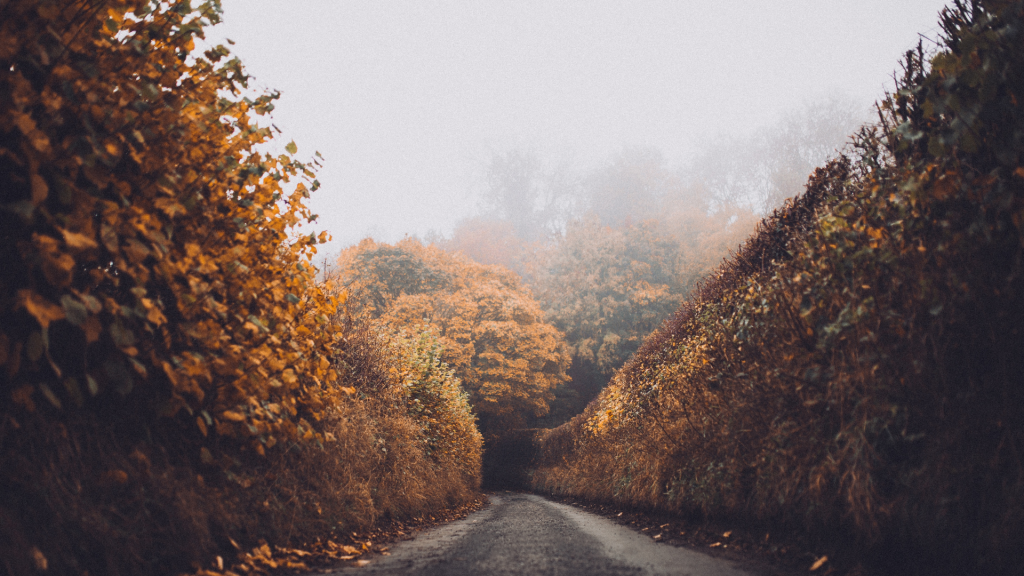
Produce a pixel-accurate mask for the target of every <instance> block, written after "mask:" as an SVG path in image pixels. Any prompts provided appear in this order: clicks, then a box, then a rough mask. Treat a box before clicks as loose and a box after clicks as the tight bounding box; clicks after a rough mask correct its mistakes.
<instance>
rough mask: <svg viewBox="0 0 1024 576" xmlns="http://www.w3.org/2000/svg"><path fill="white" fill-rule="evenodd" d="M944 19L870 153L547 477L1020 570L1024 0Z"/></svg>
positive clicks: (573, 432) (862, 148) (570, 435)
mask: <svg viewBox="0 0 1024 576" xmlns="http://www.w3.org/2000/svg"><path fill="white" fill-rule="evenodd" d="M941 20H942V22H941V24H942V30H943V36H942V39H941V45H940V47H939V49H937V50H936V51H935V53H933V54H929V53H926V52H925V51H924V50H922V49H918V50H917V51H913V52H911V53H908V54H907V57H906V59H905V62H904V72H905V73H904V75H903V77H902V79H901V80H900V82H899V86H898V91H897V92H896V93H895V94H893V95H892V96H891V97H888V98H887V99H886V100H885V101H884V102H883V104H882V105H881V106H880V122H879V124H878V125H877V126H875V127H868V128H865V129H864V130H863V131H862V132H861V133H860V134H858V136H857V137H856V138H855V146H856V148H855V149H856V154H854V155H853V157H852V158H839V159H838V160H835V161H833V162H831V163H829V164H828V165H827V166H825V167H823V168H821V169H819V170H818V171H816V173H815V174H814V175H813V176H812V177H811V179H810V182H809V184H808V187H807V192H806V193H805V194H804V195H803V196H801V197H799V198H797V199H796V200H795V201H794V202H791V203H789V204H787V205H786V206H785V207H784V208H782V209H780V210H779V211H777V212H776V213H775V214H774V215H772V216H771V217H769V218H767V219H765V221H764V222H762V224H761V225H760V228H759V230H758V232H757V233H756V234H755V235H754V237H752V238H751V239H750V240H748V241H747V242H746V243H745V244H744V246H743V247H742V248H741V250H740V252H739V253H738V254H737V255H736V256H735V258H733V259H732V260H731V261H730V262H727V263H726V264H725V265H723V267H722V268H721V269H719V271H718V272H717V273H716V274H715V275H714V276H713V277H711V278H710V279H709V280H708V281H707V282H705V284H704V285H703V286H702V287H701V288H700V289H699V290H698V292H697V294H696V295H695V296H694V297H693V298H691V300H690V301H689V302H687V303H686V304H685V305H684V306H683V307H682V308H681V309H680V311H679V312H678V314H677V316H676V317H675V319H673V320H672V321H671V322H669V323H668V324H666V325H665V326H664V327H663V328H662V329H661V330H660V331H658V332H656V333H655V334H653V335H652V336H651V337H649V338H648V340H647V341H646V342H645V344H644V345H643V347H642V348H641V350H640V351H639V352H638V354H637V355H636V357H635V358H634V359H633V360H632V361H631V362H630V363H629V364H628V365H627V366H626V367H625V368H624V369H623V370H622V371H620V372H619V373H618V374H617V375H616V377H615V379H614V380H613V383H612V385H611V386H610V387H609V388H608V389H607V390H606V391H605V392H604V393H603V394H602V395H601V396H600V397H599V399H598V400H597V401H596V402H595V403H593V404H592V405H591V406H590V407H588V410H587V412H586V413H584V414H583V415H581V416H579V417H577V418H576V419H574V420H573V421H571V422H570V423H569V424H567V425H565V426H563V427H561V428H559V429H555V430H553V431H551V432H549V433H547V435H546V437H545V438H544V439H543V454H542V462H541V464H540V465H539V467H538V470H537V471H536V472H535V474H534V483H535V485H536V486H537V487H538V488H540V489H545V490H551V491H555V492H563V493H572V494H578V495H583V496H588V497H593V498H603V499H612V500H618V501H623V502H630V503H636V504H643V505H650V506H656V507H661V508H666V509H672V510H678V511H688V512H699V513H704V514H711V515H734V516H746V517H750V518H759V519H761V520H771V521H782V522H786V523H789V524H790V525H793V526H797V527H800V528H801V529H803V530H806V531H808V532H809V533H812V534H819V535H821V534H831V535H837V534H838V535H839V536H841V537H842V538H846V539H850V540H852V541H855V542H857V543H859V545H861V546H863V547H865V549H866V550H871V551H872V552H873V553H872V554H871V555H867V556H865V557H866V558H870V557H873V558H875V559H876V560H879V559H880V558H881V557H882V556H884V558H885V559H884V560H879V561H881V562H891V564H889V566H890V567H895V569H897V570H898V571H901V572H904V573H911V572H919V573H958V574H960V573H978V574H982V573H985V574H991V573H1009V572H1016V571H1019V566H1020V565H1021V563H1022V562H1024V539H1022V536H1021V535H1022V534H1024V468H1022V466H1021V461H1022V460H1021V456H1022V450H1024V411H1022V410H1021V408H1022V407H1024V382H1022V380H1024V355H1022V354H1021V350H1024V167H1022V166H1021V159H1022V153H1024V114H1022V112H1021V106H1020V102H1021V101H1022V99H1024V93H1022V87H1024V51H1022V50H1021V46H1022V45H1024V38H1022V35H1024V4H1022V3H1021V2H1000V1H993V2H975V3H972V4H970V5H966V4H961V3H956V4H955V5H954V6H953V7H951V8H949V9H947V10H946V11H944V12H943V14H942V16H941ZM881 552H886V554H885V555H882V554H880V553H881Z"/></svg>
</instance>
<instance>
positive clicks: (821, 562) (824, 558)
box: [810, 556, 828, 572]
mask: <svg viewBox="0 0 1024 576" xmlns="http://www.w3.org/2000/svg"><path fill="white" fill-rule="evenodd" d="M825 562H828V556H822V557H821V558H818V559H817V560H815V561H814V564H811V570H810V571H811V572H814V571H815V570H817V569H818V568H821V567H822V566H824V565H825Z"/></svg>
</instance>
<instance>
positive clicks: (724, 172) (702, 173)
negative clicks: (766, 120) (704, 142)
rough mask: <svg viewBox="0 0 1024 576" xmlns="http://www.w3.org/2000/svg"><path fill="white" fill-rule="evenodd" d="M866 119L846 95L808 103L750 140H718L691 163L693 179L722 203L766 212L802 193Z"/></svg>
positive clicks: (690, 172) (865, 114)
mask: <svg viewBox="0 0 1024 576" xmlns="http://www.w3.org/2000/svg"><path fill="white" fill-rule="evenodd" d="M867 118H868V110H867V109H866V107H862V106H860V105H859V103H857V102H855V101H853V100H851V99H848V98H843V97H838V96H837V97H831V98H829V99H826V100H822V101H818V102H813V103H810V104H806V105H804V106H802V107H801V108H799V109H797V110H794V111H793V112H790V113H789V114H786V115H785V116H784V117H783V118H782V119H781V120H780V121H778V122H776V123H775V124H773V125H771V126H769V127H767V128H763V129H761V130H759V131H757V132H756V133H755V134H754V136H753V137H752V138H750V139H738V138H729V139H724V140H722V141H720V142H718V143H717V144H716V145H715V146H713V147H711V148H710V149H708V150H707V151H705V152H704V153H703V154H701V155H700V156H699V157H698V159H697V160H696V161H695V162H693V164H692V166H691V168H690V169H689V170H688V172H689V174H688V177H689V179H690V180H691V181H692V182H693V183H694V184H695V185H700V186H703V187H704V188H706V189H707V191H708V192H709V193H710V195H711V196H712V197H713V198H714V199H715V200H716V201H717V202H719V203H725V204H734V205H747V206H749V207H750V208H752V209H753V210H755V211H757V212H758V213H760V214H766V213H768V212H770V211H771V210H772V209H774V208H775V207H777V206H779V205H781V204H782V202H783V201H785V199H786V198H792V197H793V196H796V195H797V194H799V193H800V192H802V191H803V187H804V184H806V183H807V178H808V176H810V174H811V172H813V171H814V169H815V168H816V167H818V166H822V165H824V163H825V161H826V160H828V159H829V158H831V157H834V156H836V155H837V154H838V152H839V150H841V149H842V148H843V147H844V146H845V145H846V143H847V141H848V139H849V137H850V136H851V135H852V134H853V133H854V132H855V131H856V130H857V128H858V127H859V126H860V125H861V124H863V123H864V122H865V121H866V120H867Z"/></svg>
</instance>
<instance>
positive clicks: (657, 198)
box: [583, 148, 679, 228]
mask: <svg viewBox="0 0 1024 576" xmlns="http://www.w3.org/2000/svg"><path fill="white" fill-rule="evenodd" d="M678 180H679V179H678V177H677V176H676V175H675V174H672V173H671V172H670V171H669V170H668V168H667V167H666V166H665V157H664V155H662V153H661V152H660V151H658V150H654V149H651V148H626V149H623V150H622V151H621V152H619V153H618V154H616V155H615V156H613V157H612V159H611V161H610V162H609V163H608V164H606V165H605V166H603V167H601V168H599V169H597V170H596V171H594V172H593V173H591V174H590V175H589V176H587V177H586V178H585V179H584V187H583V196H584V199H583V205H584V206H586V207H587V209H588V211H589V212H592V213H593V214H595V215H596V216H597V217H598V218H599V219H600V220H601V223H603V224H605V225H606V226H611V227H613V228H618V227H621V226H623V225H627V224H632V223H637V222H641V221H643V220H648V219H651V218H656V217H657V214H658V208H659V204H660V202H661V199H662V198H663V197H664V196H665V194H666V192H667V191H668V190H669V189H670V188H672V187H675V186H678Z"/></svg>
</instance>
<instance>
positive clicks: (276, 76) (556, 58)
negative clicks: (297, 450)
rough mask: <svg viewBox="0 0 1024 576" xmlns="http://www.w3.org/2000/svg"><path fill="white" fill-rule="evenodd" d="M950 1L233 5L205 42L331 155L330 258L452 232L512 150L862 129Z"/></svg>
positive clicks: (594, 149) (326, 217)
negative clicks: (832, 122)
mask: <svg viewBox="0 0 1024 576" xmlns="http://www.w3.org/2000/svg"><path fill="white" fill-rule="evenodd" d="M943 4H944V2H942V1H940V0H861V1H859V2H849V1H848V0H842V1H841V0H785V1H782V0H778V1H774V2H757V3H753V2H739V1H727V2H707V3H699V4H698V3H694V2H683V1H661V2H657V1H632V2H624V1H619V2H612V1H606V0H600V1H599V0H587V1H585V2H584V1H564V2H550V1H532V0H521V1H518V2H492V1H477V0H472V1H471V0H463V1H458V2H456V1H451V2H430V1H423V0H416V1H404V2H380V1H369V0H365V1H364V0H359V1H355V0H352V1H340V0H335V1H329V0H317V1H314V0H299V1H297V2H296V1H291V2H285V1H281V0H224V9H225V15H224V20H225V22H224V23H223V24H222V25H220V26H218V27H217V28H216V29H214V30H212V31H211V32H210V33H208V39H209V40H210V41H213V42H219V41H223V39H225V38H230V39H232V40H233V41H234V42H235V45H234V47H233V51H234V52H235V53H236V54H237V55H239V56H240V57H241V58H242V61H243V62H244V64H245V65H246V67H247V69H248V71H249V72H250V73H251V74H252V75H253V76H254V77H255V84H256V86H258V87H263V88H266V89H271V90H279V91H281V92H282V97H281V100H280V101H279V103H278V105H277V108H276V110H275V111H274V114H273V122H274V124H275V125H276V126H278V127H279V128H280V129H281V130H282V131H283V139H284V140H285V141H288V140H294V141H295V142H296V143H297V144H298V146H299V153H300V156H304V157H308V156H309V155H311V154H312V153H313V152H314V151H319V152H320V153H321V154H322V155H323V156H324V158H325V160H324V167H323V169H322V170H321V172H320V173H319V180H320V181H321V183H322V184H323V187H322V188H321V190H320V191H318V192H317V193H315V194H314V195H313V198H312V200H311V201H310V206H311V207H312V209H313V211H314V212H316V213H318V214H319V215H320V219H319V221H318V229H326V230H328V231H329V232H330V233H331V234H332V235H333V237H334V242H333V244H332V246H331V251H333V250H337V249H338V248H340V247H341V246H344V245H347V244H350V243H353V242H355V241H357V240H358V239H360V238H361V237H363V236H366V235H373V236H374V237H376V238H377V239H379V240H385V241H393V240H396V239H399V238H401V237H402V236H403V235H406V234H410V235H421V236H423V235H426V234H428V233H429V232H430V231H435V232H440V233H442V234H447V233H450V232H451V230H452V228H453V227H454V225H455V224H456V222H458V221H459V219H461V218H464V217H467V216H470V215H472V214H474V213H477V212H479V211H481V210H483V209H485V208H486V206H485V203H484V202H483V200H484V199H485V198H486V196H487V195H486V193H485V192H486V191H487V188H488V170H489V169H490V168H492V164H493V162H492V160H493V159H494V158H495V156H496V155H497V156H500V155H502V154H506V153H508V152H509V151H510V150H526V151H529V153H530V154H533V155H535V156H537V157H538V158H540V159H542V161H543V162H544V163H545V165H547V166H549V168H550V166H562V167H566V168H565V170H566V172H567V173H570V174H585V173H589V172H593V171H594V170H595V168H596V167H597V166H599V165H602V164H607V163H609V162H614V158H616V157H617V155H618V156H621V155H622V154H623V151H624V150H626V151H628V150H646V151H649V152H651V153H654V154H657V155H659V156H660V160H659V162H663V164H664V165H665V166H667V167H669V168H672V169H674V170H677V171H678V170H684V171H685V170H690V169H694V168H691V166H694V164H695V165H696V167H697V168H699V167H701V166H706V165H714V164H715V163H716V162H728V161H730V160H729V159H726V158H720V157H718V156H716V155H719V156H720V155H729V152H730V147H729V146H728V145H724V144H723V143H729V142H737V143H740V144H737V145H746V144H743V143H745V142H749V141H753V140H754V139H757V138H758V137H759V136H758V131H759V130H760V134H761V136H760V138H761V140H764V136H765V134H764V132H765V131H766V130H769V131H770V130H771V129H772V128H771V127H773V126H779V125H781V124H780V122H782V123H784V122H785V121H786V118H787V115H790V116H791V115H792V114H794V113H798V111H799V110H805V109H808V106H813V105H814V103H816V102H821V101H824V100H827V99H829V98H831V99H833V100H835V99H838V100H840V101H842V102H845V103H848V104H849V103H852V105H853V106H854V107H855V108H859V109H860V110H862V111H863V114H864V118H867V117H868V116H869V111H870V108H871V105H872V103H873V102H874V101H875V100H876V99H878V98H879V97H880V96H881V95H882V94H883V92H884V91H885V90H886V89H887V88H889V87H891V86H892V82H891V77H892V74H893V71H894V70H895V69H896V68H897V66H898V60H899V58H900V56H901V54H902V53H903V52H904V51H906V50H907V49H909V48H911V47H913V46H915V45H916V44H917V42H918V37H919V36H918V35H919V33H922V34H925V35H929V34H933V33H934V31H935V23H936V20H937V13H938V11H939V10H940V9H941V7H942V6H943ZM795 111H796V112H795ZM709 151H715V152H714V154H712V155H710V156H709ZM742 157H743V155H738V156H736V158H740V159H742ZM694 159H699V161H697V162H696V163H694ZM733 160H735V159H733Z"/></svg>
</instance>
